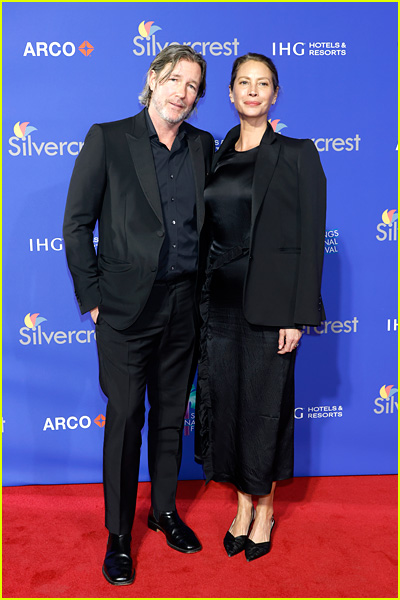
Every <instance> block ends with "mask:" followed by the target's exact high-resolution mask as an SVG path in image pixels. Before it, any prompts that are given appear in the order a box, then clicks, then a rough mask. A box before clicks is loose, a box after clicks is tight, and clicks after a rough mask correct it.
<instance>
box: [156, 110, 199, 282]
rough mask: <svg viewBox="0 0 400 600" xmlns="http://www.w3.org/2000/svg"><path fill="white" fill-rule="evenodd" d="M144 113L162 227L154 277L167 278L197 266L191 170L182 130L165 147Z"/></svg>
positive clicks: (194, 194) (189, 270) (172, 277)
mask: <svg viewBox="0 0 400 600" xmlns="http://www.w3.org/2000/svg"><path fill="white" fill-rule="evenodd" d="M145 113H146V123H147V128H148V130H149V137H150V144H151V150H152V153H153V158H154V166H155V170H156V175H157V182H158V188H159V191H160V199H161V206H162V211H163V217H164V226H165V239H164V243H163V245H162V248H161V251H160V256H159V261H158V272H157V277H156V280H158V281H159V280H166V281H171V280H173V279H176V278H178V277H181V276H182V275H186V274H187V275H189V274H192V273H194V272H195V271H196V269H197V249H198V234H197V222H196V190H195V185H194V177H193V170H192V164H191V160H190V155H189V147H188V143H187V139H186V133H185V132H184V131H182V130H179V131H178V134H177V136H176V138H175V140H174V143H173V144H172V148H171V150H169V149H168V148H167V146H165V144H162V143H161V142H160V140H159V139H158V135H157V132H156V130H155V128H154V125H153V123H152V121H151V118H150V115H149V114H148V111H147V109H146V111H145Z"/></svg>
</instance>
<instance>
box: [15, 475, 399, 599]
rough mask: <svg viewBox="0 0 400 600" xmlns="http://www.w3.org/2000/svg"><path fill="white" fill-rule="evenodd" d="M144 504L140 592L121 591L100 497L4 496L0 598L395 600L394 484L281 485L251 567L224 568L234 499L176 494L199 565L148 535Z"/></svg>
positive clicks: (137, 552) (57, 489)
mask: <svg viewBox="0 0 400 600" xmlns="http://www.w3.org/2000/svg"><path fill="white" fill-rule="evenodd" d="M149 492H150V488H149V484H147V483H143V484H140V485H139V497H138V508H137V514H136V519H135V524H134V527H133V552H134V556H135V564H136V581H135V583H134V584H133V586H126V587H115V586H111V585H109V584H108V583H107V582H106V581H105V580H104V579H103V576H102V574H101V564H102V561H103V558H104V552H105V545H106V538H107V533H106V530H105V529H104V527H103V497H102V487H101V485H97V484H96V485H69V486H68V485H59V486H32V487H15V488H4V490H3V507H4V508H3V597H6V598H21V597H28V598H32V597H35V598H49V597H52V598H66V597H69V598H96V597H97V598H107V597H111V598H125V597H126V598H129V597H136V598H146V597H151V598H159V597H167V598H171V597H183V598H188V597H195V598H209V597H218V598H221V597H236V598H237V597H253V598H300V597H306V598H309V597H316V598H332V597H336V598H344V597H348V598H371V597H377V598H394V597H397V566H396V565H397V533H396V523H397V477H396V476H394V475H385V476H369V477H314V478H306V477H301V478H296V479H294V480H293V481H291V482H283V483H281V484H278V488H277V494H276V502H275V518H276V526H275V529H274V532H273V538H272V549H271V553H270V554H269V555H268V556H265V557H263V558H262V559H259V560H257V561H254V562H253V563H247V562H246V560H245V558H244V555H243V554H240V555H238V556H235V557H233V558H228V557H227V556H226V554H225V551H224V549H223V546H222V539H223V537H224V534H225V531H226V529H227V528H228V527H229V525H230V523H231V520H232V518H233V516H234V512H235V510H234V507H235V494H234V492H233V489H231V488H230V487H228V486H224V485H220V484H214V483H210V484H209V485H208V486H207V488H205V486H204V484H203V482H200V481H193V482H190V481H186V482H181V483H180V484H179V488H178V503H177V504H178V509H179V512H180V515H181V517H183V518H184V519H185V520H187V522H188V523H189V524H190V525H191V526H192V527H193V528H194V529H195V531H196V532H197V534H198V536H199V538H200V539H201V541H202V544H203V551H202V552H199V553H198V554H193V555H184V554H180V553H178V552H176V551H174V550H172V549H171V548H169V547H168V546H167V545H166V543H165V538H164V536H163V535H162V534H161V533H157V534H156V533H154V532H152V531H150V530H148V529H147V526H146V517H147V512H148V507H149Z"/></svg>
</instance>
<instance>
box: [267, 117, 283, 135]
mask: <svg viewBox="0 0 400 600" xmlns="http://www.w3.org/2000/svg"><path fill="white" fill-rule="evenodd" d="M280 121H281V120H280V119H274V120H273V121H271V119H268V123H270V124H271V126H272V129H273V130H274V131H275V133H280V132H281V131H282V129H285V127H287V125H285V123H282V122H280Z"/></svg>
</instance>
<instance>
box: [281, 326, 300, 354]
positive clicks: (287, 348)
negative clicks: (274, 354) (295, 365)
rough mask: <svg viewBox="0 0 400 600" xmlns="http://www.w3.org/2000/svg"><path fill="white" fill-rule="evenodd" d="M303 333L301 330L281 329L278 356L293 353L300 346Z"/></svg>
mask: <svg viewBox="0 0 400 600" xmlns="http://www.w3.org/2000/svg"><path fill="white" fill-rule="evenodd" d="M302 335H303V332H302V331H300V330H299V329H280V330H279V340H278V348H279V350H278V354H286V352H291V351H292V350H294V349H295V348H297V346H298V345H299V341H300V338H301V336H302Z"/></svg>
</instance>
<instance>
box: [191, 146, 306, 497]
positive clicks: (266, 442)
mask: <svg viewBox="0 0 400 600" xmlns="http://www.w3.org/2000/svg"><path fill="white" fill-rule="evenodd" d="M257 152H258V147H256V148H253V149H251V150H248V151H245V152H237V151H236V150H235V149H234V148H233V147H232V148H231V149H230V150H229V151H228V152H226V153H225V154H224V155H223V157H222V158H221V161H220V162H218V163H217V165H216V168H215V170H214V173H213V175H212V176H211V179H210V182H209V185H208V186H207V188H206V191H205V204H206V226H207V228H208V229H209V230H210V233H211V240H212V241H211V246H210V250H209V256H208V268H207V272H206V281H205V284H204V286H203V289H202V297H201V305H200V313H201V317H202V328H201V336H200V348H201V353H200V361H199V368H198V383H197V398H196V403H197V416H196V427H197V428H198V430H197V440H198V445H197V458H198V460H200V461H201V462H202V464H203V468H204V472H205V475H206V481H207V482H208V481H210V480H214V481H219V482H230V483H232V484H234V485H235V486H236V487H237V489H239V490H240V491H242V492H245V493H248V494H254V495H266V494H269V493H270V491H271V486H272V482H273V481H277V480H281V479H287V478H289V477H292V475H293V428H294V362H295V354H296V351H293V352H291V353H287V354H283V355H280V354H278V353H277V351H278V336H279V328H277V327H263V326H257V325H251V324H250V323H248V322H247V321H246V319H245V318H244V315H243V290H244V284H245V276H246V270H247V264H248V254H249V239H250V224H251V190H252V181H253V173H254V165H255V160H256V157H257ZM199 455H200V456H199Z"/></svg>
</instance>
